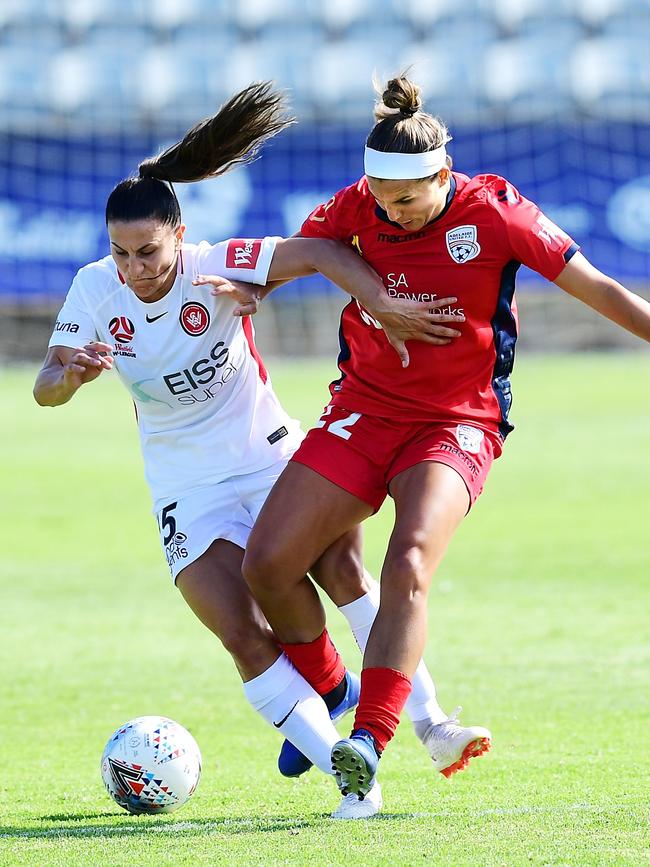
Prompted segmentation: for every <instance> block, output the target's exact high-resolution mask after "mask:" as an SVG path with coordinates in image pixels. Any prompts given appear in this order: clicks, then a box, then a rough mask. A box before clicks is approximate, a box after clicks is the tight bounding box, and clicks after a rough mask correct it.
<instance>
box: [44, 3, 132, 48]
mask: <svg viewBox="0 0 650 867" xmlns="http://www.w3.org/2000/svg"><path fill="white" fill-rule="evenodd" d="M30 2H32V0H30ZM60 6H61V15H62V18H63V20H64V22H65V25H66V27H67V28H68V30H69V31H70V32H71V33H73V34H75V35H76V36H77V38H78V39H80V40H81V39H83V34H84V33H85V32H86V31H87V30H89V29H90V28H91V27H95V26H102V25H114V24H115V23H118V22H119V24H120V25H121V26H122V27H124V29H125V30H126V29H127V28H128V27H130V26H137V25H142V24H146V23H147V16H146V8H145V5H144V0H110V2H106V0H60Z"/></svg>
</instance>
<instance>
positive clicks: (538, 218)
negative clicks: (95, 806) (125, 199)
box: [244, 76, 650, 799]
mask: <svg viewBox="0 0 650 867" xmlns="http://www.w3.org/2000/svg"><path fill="white" fill-rule="evenodd" d="M419 93H420V91H419V88H418V87H417V86H416V85H414V84H413V83H412V82H410V81H409V80H408V79H407V78H406V77H404V76H402V77H400V78H397V79H393V80H391V81H389V82H388V85H387V87H386V89H385V91H384V93H383V95H382V99H381V101H380V102H379V103H378V106H377V111H376V115H375V116H376V120H377V122H376V124H375V126H374V128H373V129H372V131H371V133H370V135H369V137H368V140H367V143H366V149H365V176H364V177H362V178H361V179H360V180H359V181H357V182H356V183H354V184H352V185H351V186H349V187H347V188H346V189H343V190H341V191H339V192H338V193H336V195H334V196H333V197H332V198H331V199H330V200H329V201H328V202H327V203H326V204H324V205H321V206H319V207H318V208H316V210H315V211H314V212H313V213H312V214H311V215H310V217H309V218H308V219H307V220H306V221H305V223H304V225H303V226H302V229H301V234H302V235H303V236H308V237H316V238H334V239H338V240H340V241H344V242H347V243H348V244H350V245H352V246H353V247H355V248H356V250H357V252H358V253H359V255H361V256H362V257H363V258H364V259H365V261H366V262H367V263H368V264H370V265H371V266H372V267H373V268H374V269H375V270H376V271H377V272H378V273H379V275H380V277H381V278H382V280H383V282H384V285H385V287H386V289H387V292H388V294H389V295H393V296H400V295H402V294H403V295H404V296H406V297H409V298H412V299H415V300H420V301H428V302H430V303H431V305H432V307H434V308H435V306H436V299H437V298H438V299H441V298H449V297H455V298H456V299H457V300H456V301H455V302H454V303H453V305H451V306H452V310H451V311H446V312H455V313H456V314H457V315H458V319H459V321H461V320H462V319H463V318H464V321H462V322H461V324H460V325H458V328H459V329H460V331H461V332H462V334H461V336H460V337H459V338H458V339H455V340H453V341H452V342H450V343H448V344H447V345H444V346H436V345H431V344H427V343H421V342H411V343H410V344H409V350H410V363H409V364H408V366H406V367H405V368H404V367H401V366H400V362H399V358H398V357H397V356H396V355H395V353H394V352H393V351H392V350H391V347H390V346H389V344H388V342H387V340H386V337H385V335H384V333H383V331H382V329H381V326H380V324H379V323H378V322H376V321H375V320H374V319H373V318H372V317H371V316H370V315H369V314H368V313H367V311H365V310H364V309H363V308H362V307H361V306H360V305H359V304H358V303H357V302H356V301H352V302H351V303H350V304H348V305H347V307H346V308H345V310H344V312H343V315H342V321H341V330H340V343H341V352H340V355H339V368H340V371H341V376H340V378H339V379H338V380H337V381H335V382H334V383H332V385H331V386H330V391H331V396H332V397H331V401H330V403H329V405H328V406H327V407H326V409H325V412H324V413H323V415H322V416H321V418H320V421H319V422H318V423H317V424H316V426H315V427H314V428H313V429H312V430H311V431H309V433H308V435H307V437H306V439H305V440H304V442H303V443H302V445H301V446H300V447H299V448H298V450H297V452H296V453H295V454H294V456H293V458H292V459H291V461H290V462H289V464H288V466H287V467H286V469H285V470H284V472H283V474H282V475H281V476H280V478H279V480H278V481H277V483H276V484H275V486H274V488H273V490H272V492H271V494H270V496H269V498H268V499H267V500H266V503H265V505H264V507H263V509H262V512H261V514H260V516H259V518H258V521H257V523H256V525H255V527H254V529H253V532H252V535H251V537H250V540H249V543H248V547H247V551H246V556H245V560H244V574H245V577H246V579H247V581H248V583H249V585H250V586H251V588H252V590H253V592H254V594H255V596H256V598H257V599H258V601H259V602H260V604H261V607H262V609H263V610H264V612H265V614H266V616H267V618H268V619H269V622H270V623H271V625H272V627H273V630H274V632H275V634H276V635H277V636H278V638H279V639H280V640H281V642H282V646H283V648H284V650H285V652H286V654H287V656H288V657H289V658H290V659H291V660H292V661H293V663H294V665H295V666H296V668H297V669H298V670H299V671H300V672H301V673H302V674H303V676H304V677H305V678H306V680H307V681H309V682H311V683H312V685H313V686H314V687H315V688H316V690H317V691H318V689H319V686H318V685H319V683H320V681H321V680H322V679H323V680H325V681H327V678H328V677H329V678H330V679H334V680H335V679H336V677H334V675H333V674H332V672H335V671H336V669H337V666H340V661H339V660H338V658H337V654H336V651H335V650H334V648H333V646H332V644H331V642H330V641H329V639H328V637H327V632H326V631H325V622H324V618H323V616H322V609H321V608H320V606H319V605H318V603H317V601H316V598H315V591H314V589H313V587H311V586H310V585H309V584H308V583H307V582H306V581H305V580H304V579H303V575H304V574H305V572H306V570H307V569H308V568H309V565H310V564H311V563H313V562H315V561H316V560H317V559H318V557H319V556H320V554H321V552H323V551H324V550H325V549H326V548H327V546H328V545H330V544H331V543H332V542H333V541H334V540H336V539H338V538H339V537H340V536H341V535H342V534H343V533H345V532H346V531H348V530H349V529H350V528H351V527H353V526H355V525H356V524H358V523H359V522H361V521H363V520H364V519H366V518H367V517H369V516H370V515H371V514H373V512H375V511H376V510H377V509H378V508H379V507H380V505H381V503H382V502H383V500H384V498H385V497H386V494H387V493H388V494H390V496H391V497H392V498H393V500H394V502H395V524H394V528H393V532H392V535H391V538H390V542H389V545H388V550H387V554H386V558H385V561H384V565H383V569H382V574H381V599H380V607H379V612H378V614H377V616H376V619H375V621H374V624H373V626H372V630H371V632H370V636H369V638H368V641H367V646H366V650H365V655H364V668H363V672H362V676H361V697H360V701H359V705H358V708H357V712H356V717H355V722H354V727H353V731H352V735H351V737H350V738H348V739H344V740H342V741H339V742H338V743H337V744H335V745H334V747H333V750H332V764H333V767H334V769H335V771H336V774H337V780H338V783H339V786H340V788H341V790H342V792H343V794H348V793H351V794H356V795H358V797H359V798H360V799H362V798H363V797H364V796H365V794H366V793H367V792H368V791H369V789H370V787H371V786H372V783H373V779H374V776H375V771H376V768H377V762H378V759H379V757H380V756H381V754H382V752H383V750H384V748H385V747H386V744H387V743H388V742H389V741H390V739H391V738H392V737H393V734H394V732H395V729H396V727H397V724H398V721H399V716H400V713H401V711H402V708H403V707H404V703H405V702H406V700H407V698H408V695H409V692H410V690H411V678H412V676H413V673H414V671H415V669H416V666H417V664H418V661H419V659H420V657H421V655H422V653H423V650H424V646H425V641H426V631H427V592H428V587H429V583H430V579H431V576H432V574H433V572H434V571H435V569H436V568H437V566H438V564H439V563H440V561H441V559H442V557H443V555H444V552H445V550H446V548H447V545H448V544H449V541H450V540H451V538H452V536H453V534H454V531H455V530H456V528H457V527H458V525H459V524H460V522H461V521H462V519H463V517H464V516H465V515H466V514H467V512H468V510H469V509H470V507H471V506H472V504H473V503H474V501H475V500H476V498H477V497H478V496H479V494H480V493H481V490H482V488H483V485H484V483H485V479H486V477H487V474H488V471H489V469H490V466H491V464H492V461H493V460H494V459H495V458H497V457H499V455H500V454H501V451H502V447H503V443H504V440H505V438H506V436H507V435H508V433H509V432H510V431H511V430H512V425H511V424H510V422H509V420H508V414H509V410H510V404H511V392H510V381H509V376H510V373H511V371H512V367H513V362H514V351H515V342H516V339H517V312H516V306H515V302H514V288H515V275H516V272H517V269H518V268H519V266H520V264H522V263H523V264H525V265H527V266H528V267H530V268H532V269H533V270H535V271H537V272H538V273H539V274H541V275H542V276H544V277H545V278H546V279H547V280H550V281H552V282H554V283H556V284H557V285H558V286H560V288H562V289H563V290H564V291H566V292H567V293H568V294H570V295H572V296H573V297H575V298H577V299H579V300H580V301H583V302H584V303H586V304H588V305H589V306H591V307H592V308H594V309H595V310H596V311H598V312H599V313H601V314H602V315H603V316H606V317H607V318H609V319H611V320H612V321H613V322H615V323H617V324H618V325H620V326H622V327H623V328H626V329H627V330H628V331H631V332H632V333H634V334H636V335H638V336H639V337H641V338H643V339H645V340H649V341H650V304H648V303H647V302H646V301H644V300H643V299H641V298H640V297H638V296H637V295H634V294H633V293H631V292H629V291H627V290H626V289H625V288H624V287H623V286H621V285H620V284H619V283H617V282H616V281H615V280H613V279H612V278H610V277H608V276H606V275H605V274H602V273H601V272H600V271H598V270H597V269H596V268H595V267H593V266H592V265H591V264H590V263H589V262H588V261H587V260H586V259H585V258H584V256H583V255H582V254H581V253H580V252H578V247H577V245H576V244H575V243H574V241H573V240H572V239H571V238H570V237H569V236H568V235H567V234H566V233H565V232H563V231H562V229H560V228H559V227H558V226H556V225H555V224H554V223H552V222H551V221H550V220H549V219H548V218H547V217H545V216H544V214H543V213H542V212H541V211H540V210H539V208H538V207H537V206H536V205H535V204H533V203H532V202H531V201H529V200H527V199H526V198H524V197H523V196H522V195H521V194H520V193H519V192H518V191H517V190H516V189H515V188H514V187H513V186H512V185H511V184H510V183H509V182H508V181H506V180H505V179H504V178H501V177H498V176H495V175H489V174H485V175H479V176H477V177H474V178H469V177H467V176H466V175H463V174H459V173H456V172H452V171H451V159H450V158H449V156H448V155H447V152H446V144H447V143H448V142H449V140H450V137H449V134H448V132H447V129H446V128H445V126H444V125H443V124H442V123H441V122H440V121H439V120H438V119H437V118H434V117H432V116H431V115H429V114H426V113H425V112H424V111H422V109H421V100H420V95H419ZM280 527H281V528H282V531H281V532H278V529H279V528H280ZM459 728H460V727H456V726H455V725H454V721H453V720H451V721H450V723H449V725H448V726H447V727H446V728H445V727H444V726H443V727H442V728H440V727H439V732H438V735H437V740H436V743H435V744H433V745H432V750H431V752H432V757H433V758H434V764H436V766H437V767H438V768H439V769H441V770H443V769H442V768H441V767H440V765H439V764H437V758H438V755H437V754H438V752H440V753H444V754H445V755H446V756H447V760H449V757H450V756H453V759H454V761H453V764H452V765H447V766H446V768H445V769H444V771H445V772H446V774H447V775H448V774H449V773H451V772H452V771H453V770H456V769H459V768H461V767H463V766H464V765H465V764H466V763H467V760H468V758H470V757H471V756H472V755H478V754H480V753H481V752H483V751H485V749H487V748H488V746H489V732H487V731H486V730H483V729H480V728H476V729H475V730H474V734H475V737H474V738H473V739H472V740H471V742H469V743H467V742H466V741H465V742H464V743H461V742H460V741H458V740H457V737H456V736H457V734H458V730H459ZM465 731H466V730H465ZM458 745H460V747H461V748H462V749H460V751H459V752H457V753H456V754H455V755H453V754H454V750H455V749H456V747H457V746H458Z"/></svg>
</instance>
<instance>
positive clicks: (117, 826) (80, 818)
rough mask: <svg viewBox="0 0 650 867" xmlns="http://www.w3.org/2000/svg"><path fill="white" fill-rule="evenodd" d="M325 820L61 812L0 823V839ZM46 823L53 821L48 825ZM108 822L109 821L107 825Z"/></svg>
mask: <svg viewBox="0 0 650 867" xmlns="http://www.w3.org/2000/svg"><path fill="white" fill-rule="evenodd" d="M89 819H104V820H105V822H104V823H94V824H86V823H87V822H88V820H89ZM328 819H329V816H327V815H325V814H317V813H316V814H313V816H311V817H307V818H305V817H304V816H303V817H301V818H300V819H298V818H296V817H293V816H270V817H269V818H268V819H262V818H248V817H245V816H242V817H240V818H233V817H232V816H229V817H225V816H223V817H217V818H213V819H188V820H187V821H185V822H183V821H179V820H177V819H176V820H173V819H165V818H163V817H161V816H155V817H152V816H144V815H143V816H111V815H109V814H106V813H86V814H82V813H79V814H74V813H70V814H62V815H60V816H44V817H43V820H42V822H43V823H42V824H38V825H33V826H31V827H25V826H22V827H11V826H0V839H5V840H6V839H13V840H24V839H32V840H33V839H40V840H43V839H55V840H56V839H59V840H64V839H66V838H68V839H75V838H77V839H78V838H84V837H86V838H93V837H95V838H96V837H142V836H145V835H151V834H163V835H164V834H173V835H174V836H178V835H179V834H187V835H188V836H191V835H192V834H196V833H198V834H215V833H216V834H219V833H221V834H224V835H236V834H248V833H252V832H254V833H260V832H262V833H263V832H267V833H268V832H274V831H291V830H293V829H296V830H298V829H302V828H309V827H312V826H315V825H319V824H321V823H322V822H324V821H326V820H328ZM48 822H56V823H57V824H54V825H48V824H46V823H48ZM108 822H110V824H108Z"/></svg>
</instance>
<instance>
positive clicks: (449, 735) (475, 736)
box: [422, 707, 492, 777]
mask: <svg viewBox="0 0 650 867" xmlns="http://www.w3.org/2000/svg"><path fill="white" fill-rule="evenodd" d="M461 710H462V708H460V707H457V708H456V710H455V711H454V712H453V713H452V715H451V716H450V717H449V719H447V720H445V721H444V722H441V723H438V724H437V725H432V726H431V727H430V729H429V731H428V732H427V733H426V735H425V736H424V738H423V741H422V742H423V744H424V746H425V747H426V748H427V750H428V751H429V755H430V756H431V761H432V762H433V766H434V768H435V769H436V771H440V773H441V774H442V775H443V776H445V777H451V775H452V774H454V773H456V771H464V770H465V768H466V767H467V765H468V763H469V760H470V759H473V758H475V757H476V756H482V755H483V753H487V751H488V750H489V749H490V746H491V738H492V735H491V734H490V732H489V731H488V729H486V728H483V726H462V725H460V723H459V722H458V714H459V713H460V712H461Z"/></svg>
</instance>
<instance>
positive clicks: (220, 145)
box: [138, 81, 295, 183]
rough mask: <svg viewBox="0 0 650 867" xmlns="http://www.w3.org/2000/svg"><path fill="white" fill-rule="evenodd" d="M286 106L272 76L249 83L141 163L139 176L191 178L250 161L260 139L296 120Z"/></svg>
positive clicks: (174, 178) (272, 134)
mask: <svg viewBox="0 0 650 867" xmlns="http://www.w3.org/2000/svg"><path fill="white" fill-rule="evenodd" d="M284 110H285V103H284V95H283V94H282V93H279V92H277V91H274V90H272V88H271V82H270V81H262V82H256V83H254V84H249V85H248V87H246V88H244V90H242V91H240V92H239V93H237V94H235V96H233V97H232V98H231V99H229V100H228V102H226V103H224V105H222V106H221V108H220V109H219V111H218V112H217V114H215V115H213V116H212V117H207V118H206V119H205V120H202V121H201V122H200V123H197V124H196V126H193V127H192V129H190V130H189V131H188V132H187V133H186V134H185V136H184V137H183V138H182V139H181V141H179V142H177V143H176V144H174V145H172V146H171V147H168V148H167V149H166V150H164V151H163V152H162V153H161V154H158V156H156V157H150V158H149V159H147V160H144V162H142V163H140V165H139V167H138V168H139V173H140V177H141V178H159V179H160V180H163V181H172V182H178V183H189V182H191V181H201V180H203V179H204V178H212V177H217V176H218V175H222V174H224V172H227V171H228V170H229V169H232V168H233V167H234V166H236V165H239V164H243V163H250V162H252V161H253V160H254V159H255V158H256V157H257V155H258V151H259V149H260V148H261V146H262V145H263V144H264V142H266V141H267V140H268V139H270V138H271V137H272V136H274V135H276V134H277V133H279V132H281V131H282V130H283V129H285V128H286V127H288V126H290V125H291V124H292V123H295V118H293V117H288V116H287V115H286V114H285V113H284Z"/></svg>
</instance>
